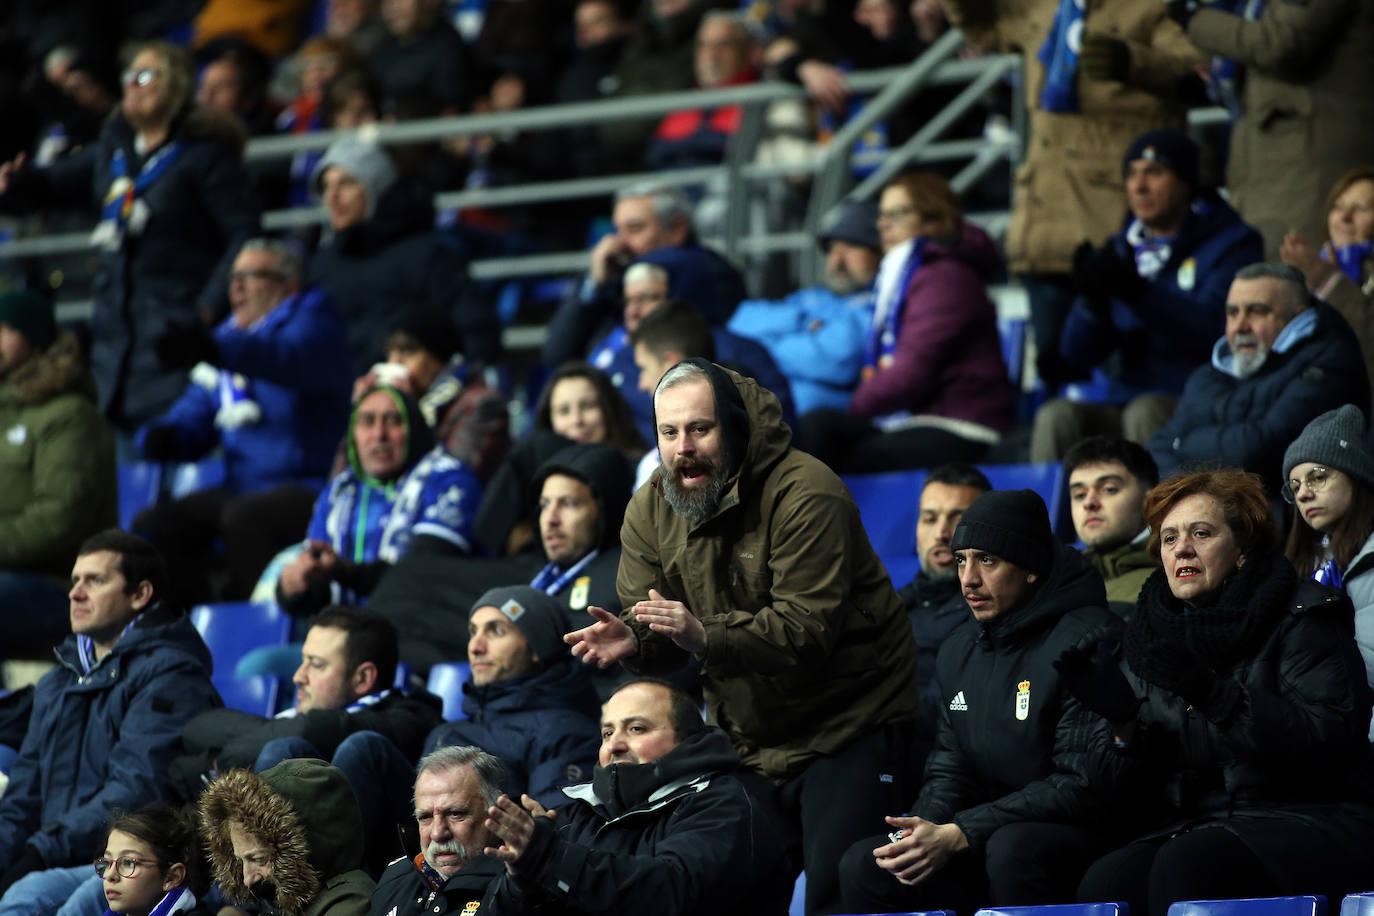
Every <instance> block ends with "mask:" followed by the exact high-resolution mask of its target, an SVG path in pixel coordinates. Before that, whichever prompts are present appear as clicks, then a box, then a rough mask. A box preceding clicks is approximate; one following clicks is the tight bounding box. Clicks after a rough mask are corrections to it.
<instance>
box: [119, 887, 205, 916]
mask: <svg viewBox="0 0 1374 916" xmlns="http://www.w3.org/2000/svg"><path fill="white" fill-rule="evenodd" d="M195 905H196V895H195V894H193V893H191V889H190V888H189V887H187V886H186V885H184V884H183V885H181V886H180V887H174V888H172V889H171V890H170V891H168V892H167V894H166V896H164V897H163V898H162V899H161V900H159V901H158V904H157V906H155V907H153V908H152V910H150V911H149V913H148V916H172V914H173V913H180V912H183V911H185V910H189V909H191V907H193V906H195ZM105 916H118V914H116V913H114V912H113V911H112V910H110V909H108V908H106V910H105Z"/></svg>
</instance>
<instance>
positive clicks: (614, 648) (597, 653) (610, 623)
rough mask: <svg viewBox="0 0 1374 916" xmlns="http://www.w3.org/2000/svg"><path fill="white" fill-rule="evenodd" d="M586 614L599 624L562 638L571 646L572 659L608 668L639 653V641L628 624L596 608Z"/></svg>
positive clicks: (590, 609) (592, 606)
mask: <svg viewBox="0 0 1374 916" xmlns="http://www.w3.org/2000/svg"><path fill="white" fill-rule="evenodd" d="M587 613H588V614H591V615H592V616H593V617H595V618H596V622H595V623H593V624H592V625H591V626H588V627H583V628H582V629H580V630H573V631H572V632H571V633H568V634H565V635H564V637H563V641H564V642H565V643H567V644H568V645H570V646H572V654H573V658H580V659H582V661H583V662H584V663H586V664H590V665H596V666H597V667H598V668H607V667H610V666H611V665H614V664H615V663H616V662H618V661H621V660H622V659H626V658H630V657H631V656H633V655H634V654H635V653H637V652H638V651H639V641H638V640H636V639H635V634H634V631H633V630H631V629H630V627H629V625H628V624H626V623H625V621H623V620H621V619H620V618H619V617H617V616H615V615H614V614H612V613H611V612H610V611H607V610H606V609H604V608H599V607H596V606H595V605H587Z"/></svg>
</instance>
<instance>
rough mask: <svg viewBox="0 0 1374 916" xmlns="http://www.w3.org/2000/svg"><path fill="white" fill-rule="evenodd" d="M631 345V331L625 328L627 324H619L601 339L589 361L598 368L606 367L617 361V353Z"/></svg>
mask: <svg viewBox="0 0 1374 916" xmlns="http://www.w3.org/2000/svg"><path fill="white" fill-rule="evenodd" d="M629 345H630V332H629V331H627V330H625V325H623V324H618V325H616V326H615V327H614V328H612V329H611V332H610V333H609V334H607V335H606V337H605V339H604V340H602V341H601V345H600V346H598V347H597V348H596V349H595V350H594V351H592V355H591V358H590V359H588V360H587V362H589V363H591V364H592V365H593V366H595V367H596V368H598V369H606V368H608V367H609V366H610V365H611V363H613V362H615V355H616V354H617V353H619V352H620V351H621V350H623V349H625V348H626V347H628V346H629Z"/></svg>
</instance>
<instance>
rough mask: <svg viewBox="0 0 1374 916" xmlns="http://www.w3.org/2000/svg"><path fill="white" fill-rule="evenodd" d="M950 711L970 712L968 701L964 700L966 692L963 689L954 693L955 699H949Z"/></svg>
mask: <svg viewBox="0 0 1374 916" xmlns="http://www.w3.org/2000/svg"><path fill="white" fill-rule="evenodd" d="M949 709H950V712H968V703H967V702H966V701H965V700H964V692H963V691H962V690H961V691H959V692H958V693H956V694H955V695H954V699H952V700H950V701H949Z"/></svg>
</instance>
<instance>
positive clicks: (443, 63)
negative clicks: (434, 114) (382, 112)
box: [367, 16, 475, 114]
mask: <svg viewBox="0 0 1374 916" xmlns="http://www.w3.org/2000/svg"><path fill="white" fill-rule="evenodd" d="M471 54H472V52H470V51H469V50H468V44H467V42H465V41H464V40H463V37H462V36H461V35H459V34H458V31H457V30H456V29H455V28H454V27H453V26H452V25H450V24H449V23H448V21H447V20H446V19H444V17H442V16H439V17H437V21H436V22H435V23H434V24H433V25H431V26H430V27H429V28H428V29H425V30H424V31H423V32H421V33H420V34H418V35H415V36H413V37H411V38H409V39H406V40H404V41H402V40H399V39H397V38H396V37H395V36H394V35H392V34H391V33H390V32H387V33H385V35H384V36H383V38H382V40H381V41H380V42H379V43H378V45H377V47H376V49H375V50H373V52H372V55H371V56H370V57H369V58H368V61H367V64H368V69H369V70H371V71H372V76H373V78H374V79H375V80H376V81H377V88H378V89H380V90H381V92H382V97H383V98H387V99H398V98H411V97H415V96H420V97H422V98H429V99H433V100H434V102H435V103H437V104H438V106H439V107H440V109H444V110H445V111H444V113H446V114H458V112H459V111H465V110H466V109H467V108H468V106H469V105H470V104H471V103H472V98H473V95H474V91H473V90H474V88H475V87H474V86H473V85H472V79H473V76H472V72H471V71H472V58H471Z"/></svg>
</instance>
